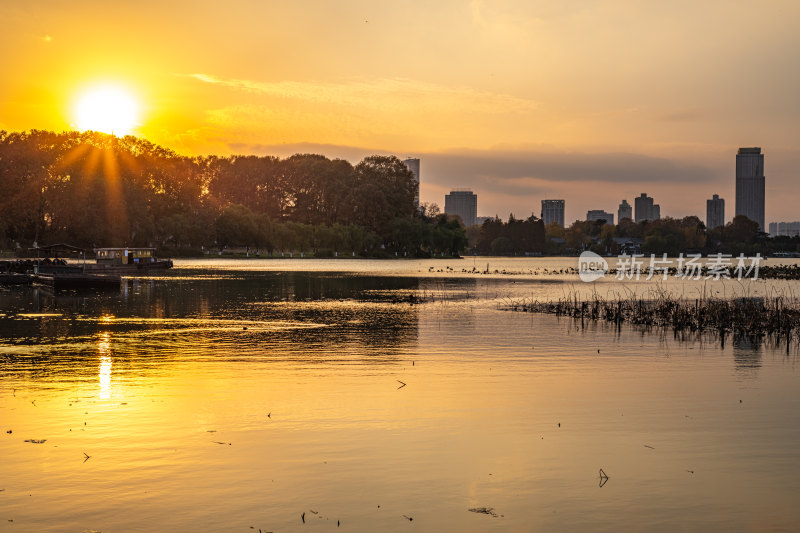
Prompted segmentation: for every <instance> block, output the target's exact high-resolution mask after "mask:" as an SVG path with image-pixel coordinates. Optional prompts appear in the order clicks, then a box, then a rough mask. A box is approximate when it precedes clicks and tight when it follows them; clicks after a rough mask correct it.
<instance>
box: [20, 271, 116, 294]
mask: <svg viewBox="0 0 800 533" xmlns="http://www.w3.org/2000/svg"><path fill="white" fill-rule="evenodd" d="M121 281H122V279H121V278H120V277H119V276H115V275H106V274H84V273H80V274H78V273H64V274H51V273H42V274H34V276H33V283H34V284H37V285H45V286H47V287H51V288H52V289H54V290H60V289H119V287H120V283H121Z"/></svg>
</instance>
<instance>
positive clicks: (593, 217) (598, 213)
mask: <svg viewBox="0 0 800 533" xmlns="http://www.w3.org/2000/svg"><path fill="white" fill-rule="evenodd" d="M597 220H605V221H606V224H610V225H612V226H613V225H614V213H606V212H605V211H603V210H602V209H592V210H591V211H587V212H586V221H587V222H594V221H597Z"/></svg>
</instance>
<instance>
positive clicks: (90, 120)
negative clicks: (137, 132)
mask: <svg viewBox="0 0 800 533" xmlns="http://www.w3.org/2000/svg"><path fill="white" fill-rule="evenodd" d="M137 111H138V109H137V105H136V99H135V98H134V97H133V95H131V93H129V92H128V91H126V90H125V89H123V88H121V87H114V86H102V87H95V88H93V89H90V90H88V91H86V92H84V93H83V94H82V95H81V97H80V98H79V99H78V102H77V104H76V106H75V118H76V121H77V126H78V129H79V130H81V131H86V130H93V131H102V132H104V133H113V134H114V135H119V136H123V135H128V134H129V133H132V132H133V129H134V128H135V127H136V126H137Z"/></svg>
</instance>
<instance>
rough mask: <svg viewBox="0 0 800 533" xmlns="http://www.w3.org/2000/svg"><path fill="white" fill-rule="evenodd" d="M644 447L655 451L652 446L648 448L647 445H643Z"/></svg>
mask: <svg viewBox="0 0 800 533" xmlns="http://www.w3.org/2000/svg"><path fill="white" fill-rule="evenodd" d="M644 447H645V448H650V449H651V450H655V448H653V447H652V446H650V445H649V444H645V445H644Z"/></svg>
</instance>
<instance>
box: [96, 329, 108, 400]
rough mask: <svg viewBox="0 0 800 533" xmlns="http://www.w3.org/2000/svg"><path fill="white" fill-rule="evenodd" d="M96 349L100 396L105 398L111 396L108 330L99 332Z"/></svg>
mask: <svg viewBox="0 0 800 533" xmlns="http://www.w3.org/2000/svg"><path fill="white" fill-rule="evenodd" d="M97 351H98V352H99V353H100V370H99V372H98V379H99V384H100V398H101V399H103V400H107V399H109V398H111V336H110V335H109V333H108V332H105V333H101V334H100V342H98V343H97Z"/></svg>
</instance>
